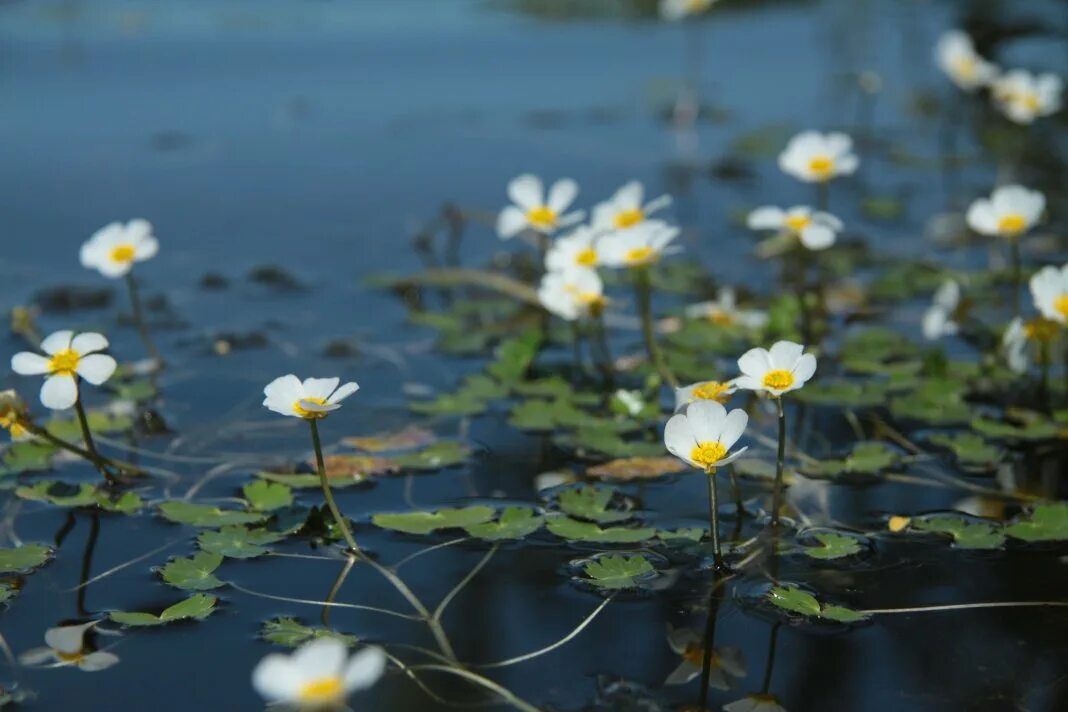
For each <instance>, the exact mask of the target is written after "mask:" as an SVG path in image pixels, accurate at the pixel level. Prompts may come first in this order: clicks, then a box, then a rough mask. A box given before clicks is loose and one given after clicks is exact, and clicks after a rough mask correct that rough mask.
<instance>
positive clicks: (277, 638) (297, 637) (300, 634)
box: [260, 618, 359, 648]
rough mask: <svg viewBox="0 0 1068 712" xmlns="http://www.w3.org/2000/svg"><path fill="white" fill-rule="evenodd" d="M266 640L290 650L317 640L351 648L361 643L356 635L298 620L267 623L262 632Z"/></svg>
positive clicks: (270, 621) (284, 619)
mask: <svg viewBox="0 0 1068 712" xmlns="http://www.w3.org/2000/svg"><path fill="white" fill-rule="evenodd" d="M260 635H261V636H262V637H263V639H264V640H267V641H270V642H272V643H276V644H278V645H284V646H286V647H289V648H298V647H300V646H301V645H303V644H304V643H307V642H308V641H311V640H315V639H317V638H333V639H335V640H339V641H341V642H342V643H344V644H345V645H347V646H349V647H351V646H353V645H356V643H358V642H359V639H358V638H357V637H356V636H355V635H347V634H345V633H339V632H337V631H336V630H328V629H326V628H317V627H312V626H307V625H304V624H303V623H301V622H300V621H298V620H297V619H296V618H274V619H272V620H269V621H266V622H265V623H264V624H263V628H262V629H261V630H260Z"/></svg>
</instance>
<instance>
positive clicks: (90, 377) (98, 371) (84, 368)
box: [76, 354, 119, 386]
mask: <svg viewBox="0 0 1068 712" xmlns="http://www.w3.org/2000/svg"><path fill="white" fill-rule="evenodd" d="M118 365H119V364H117V363H116V362H115V359H113V358H112V357H110V356H108V355H107V354H89V355H88V356H83V357H82V358H81V359H80V360H79V361H78V368H77V369H76V371H77V373H78V375H79V376H81V377H82V378H84V379H85V380H87V381H89V383H92V384H93V385H94V386H99V385H100V384H101V383H104V382H105V381H107V380H108V379H109V378H111V374H113V373H115V369H116V368H117V367H118Z"/></svg>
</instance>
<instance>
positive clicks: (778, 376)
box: [764, 368, 794, 391]
mask: <svg viewBox="0 0 1068 712" xmlns="http://www.w3.org/2000/svg"><path fill="white" fill-rule="evenodd" d="M792 385H794V374H792V373H790V372H789V371H785V370H783V369H781V368H779V369H776V370H774V371H768V372H767V373H765V374H764V387H765V388H769V389H771V390H773V391H783V390H786V389H787V388H789V387H790V386H792Z"/></svg>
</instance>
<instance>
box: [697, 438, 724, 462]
mask: <svg viewBox="0 0 1068 712" xmlns="http://www.w3.org/2000/svg"><path fill="white" fill-rule="evenodd" d="M726 454H727V448H725V447H723V443H721V442H719V441H718V440H717V441H713V442H704V443H697V445H695V446H694V448H693V450H691V451H690V459H691V460H693V461H694V462H696V463H697V464H698V465H701V466H703V467H715V465H716V463H717V462H719V461H720V460H722V459H723V456H724V455H726Z"/></svg>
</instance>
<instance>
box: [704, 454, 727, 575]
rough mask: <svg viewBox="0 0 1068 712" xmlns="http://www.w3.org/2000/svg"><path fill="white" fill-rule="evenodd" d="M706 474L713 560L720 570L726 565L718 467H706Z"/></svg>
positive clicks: (717, 569)
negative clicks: (722, 539) (720, 527)
mask: <svg viewBox="0 0 1068 712" xmlns="http://www.w3.org/2000/svg"><path fill="white" fill-rule="evenodd" d="M705 475H706V476H707V478H708V526H709V528H710V529H711V531H712V550H713V552H714V553H713V556H714V558H713V561H714V563H715V566H716V571H720V570H722V569H723V568H724V566H723V551H722V550H721V549H720V545H719V496H718V493H717V492H716V468H714V467H708V468H707V469H705Z"/></svg>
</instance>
